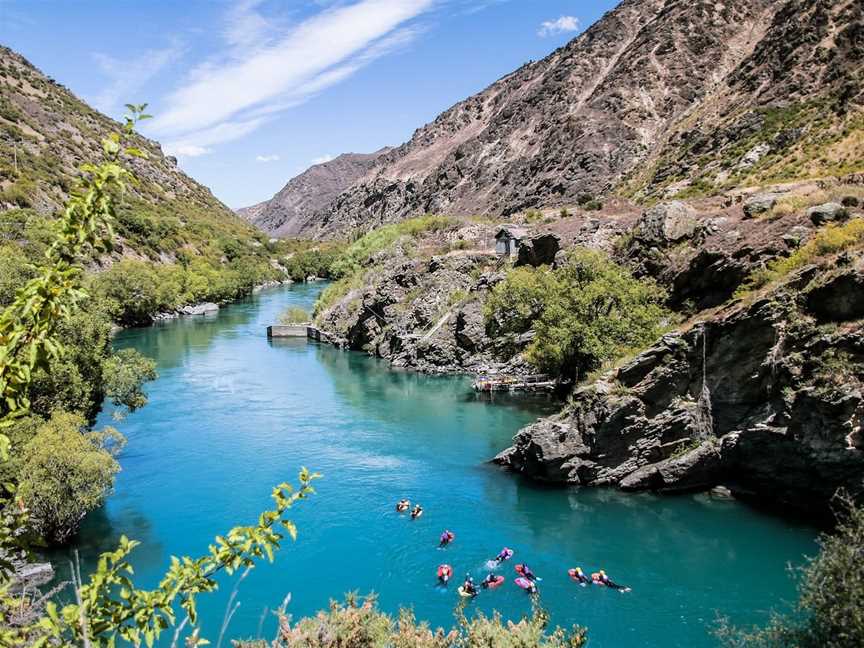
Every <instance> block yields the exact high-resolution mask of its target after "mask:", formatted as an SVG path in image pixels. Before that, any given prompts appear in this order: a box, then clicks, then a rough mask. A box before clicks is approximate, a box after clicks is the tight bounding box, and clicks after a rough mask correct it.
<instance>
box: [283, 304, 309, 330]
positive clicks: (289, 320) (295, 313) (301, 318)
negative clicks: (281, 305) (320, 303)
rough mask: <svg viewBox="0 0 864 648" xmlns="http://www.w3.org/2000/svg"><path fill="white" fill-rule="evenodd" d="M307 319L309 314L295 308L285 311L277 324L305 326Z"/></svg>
mask: <svg viewBox="0 0 864 648" xmlns="http://www.w3.org/2000/svg"><path fill="white" fill-rule="evenodd" d="M309 319H310V318H309V313H307V312H306V311H305V310H303V309H302V308H297V307H296V306H292V307H290V308H288V309H286V310H285V312H284V313H282V314H281V315H280V316H279V322H280V323H282V324H285V325H286V326H291V325H292V324H305V323H306V322H308V321H309Z"/></svg>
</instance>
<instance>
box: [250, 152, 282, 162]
mask: <svg viewBox="0 0 864 648" xmlns="http://www.w3.org/2000/svg"><path fill="white" fill-rule="evenodd" d="M280 159H281V158H280V157H279V155H278V154H276V153H273V154H272V155H256V156H255V161H256V162H278V161H279V160H280Z"/></svg>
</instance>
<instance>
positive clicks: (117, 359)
mask: <svg viewBox="0 0 864 648" xmlns="http://www.w3.org/2000/svg"><path fill="white" fill-rule="evenodd" d="M156 377H157V375H156V363H155V362H154V361H153V360H151V359H150V358H147V357H144V356H143V355H141V354H140V353H139V352H138V351H136V350H135V349H120V350H119V351H117V352H115V353H113V354H112V355H111V356H110V357H109V358H108V359H107V360H106V361H105V362H104V363H103V366H102V379H103V381H104V384H105V395H106V396H107V397H108V398H109V399H111V403H112V404H114V405H115V406H116V407H121V408H125V409H126V410H129V411H130V412H134V411H135V410H136V409H138V408H140V407H144V406H145V405H146V404H147V395H146V394H145V393H144V390H143V389H142V385H143V384H144V383H145V382H147V381H149V380H156ZM120 411H121V412H122V411H123V410H120ZM118 417H119V412H115V418H118Z"/></svg>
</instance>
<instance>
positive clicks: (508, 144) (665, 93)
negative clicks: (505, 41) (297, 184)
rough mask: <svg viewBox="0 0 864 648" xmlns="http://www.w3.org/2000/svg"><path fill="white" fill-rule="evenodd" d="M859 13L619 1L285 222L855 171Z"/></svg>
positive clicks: (838, 1)
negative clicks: (301, 216)
mask: <svg viewBox="0 0 864 648" xmlns="http://www.w3.org/2000/svg"><path fill="white" fill-rule="evenodd" d="M862 12H864V9H862V6H861V3H860V2H857V1H855V0H788V1H786V2H783V1H780V0H746V1H745V0H724V1H723V2H719V3H718V2H708V1H707V0H697V1H695V2H688V3H682V2H678V1H676V0H638V1H637V0H625V1H624V2H622V3H621V4H620V5H619V6H618V7H617V8H616V9H615V10H614V11H611V12H609V13H608V14H607V15H606V16H604V18H603V19H602V20H600V21H598V22H597V23H596V24H595V25H593V26H592V27H591V28H590V29H588V30H587V31H586V32H585V33H584V34H583V35H581V36H579V37H578V38H576V39H575V40H573V41H572V42H570V43H569V44H568V45H566V46H565V47H562V48H561V49H559V50H557V51H555V52H553V53H552V54H550V55H549V56H548V57H547V58H545V59H543V60H541V61H537V62H532V63H529V64H528V65H526V66H524V67H522V68H520V69H519V70H517V71H515V72H513V73H512V74H509V75H507V76H506V77H504V78H502V79H500V80H499V81H497V82H495V83H494V84H492V85H491V86H490V87H489V88H487V89H486V90H484V91H483V92H481V93H479V94H477V95H475V96H473V97H470V98H469V99H466V100H465V101H463V102H461V103H459V104H457V105H455V106H454V107H453V108H451V109H450V110H448V111H446V112H444V113H442V114H441V115H440V116H439V117H438V118H437V119H436V120H435V121H434V122H432V123H430V124H427V125H426V126H423V127H422V128H420V129H418V130H417V131H416V133H415V134H414V136H413V137H412V138H411V140H410V141H408V142H406V143H405V144H403V145H402V146H400V147H398V148H396V149H394V150H392V151H389V152H387V153H386V154H384V155H382V156H380V158H378V159H377V160H376V161H375V164H374V165H373V166H372V168H371V169H370V170H369V171H368V173H366V174H365V175H364V176H363V177H362V178H360V179H358V180H356V181H355V182H352V183H349V184H350V186H348V187H347V188H346V189H345V190H344V191H342V192H340V193H339V194H338V195H336V196H335V197H334V198H333V199H332V200H329V201H328V202H327V204H326V205H321V206H319V207H316V214H315V216H314V218H308V219H306V220H305V222H304V225H303V226H302V228H300V229H298V230H293V231H294V232H296V233H298V234H302V235H304V236H314V237H329V236H337V235H339V234H344V233H345V232H347V231H352V230H355V229H358V228H361V229H371V228H373V227H375V226H377V225H380V224H382V223H389V222H393V221H397V220H400V219H403V218H405V217H408V216H412V215H417V214H422V213H427V212H428V213H448V214H454V213H455V214H459V213H465V214H470V213H491V214H496V215H502V216H508V215H510V214H514V213H516V212H519V211H521V210H525V209H527V208H534V207H552V206H561V205H566V206H572V205H574V204H576V202H577V201H578V200H579V198H580V197H581V196H584V195H586V194H589V195H598V194H608V193H610V192H613V191H614V192H618V193H620V194H623V195H628V196H636V197H639V198H646V197H652V198H653V197H660V198H664V197H665V198H672V197H676V196H679V197H688V196H694V195H709V194H712V193H715V192H722V191H725V190H728V189H729V188H732V187H736V186H742V185H748V184H753V185H757V184H766V183H769V182H777V181H780V180H789V179H796V178H812V177H820V176H824V175H844V174H848V173H850V172H855V171H861V170H864V158H862V156H861V146H862V141H864V113H862V69H864V66H862V58H864V57H862V51H861V41H862V40H864V39H862V38H861V34H862V33H864V15H862Z"/></svg>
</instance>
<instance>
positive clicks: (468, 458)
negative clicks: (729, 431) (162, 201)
mask: <svg viewBox="0 0 864 648" xmlns="http://www.w3.org/2000/svg"><path fill="white" fill-rule="evenodd" d="M319 289H320V287H316V286H314V285H311V286H296V287H292V288H284V289H276V290H271V291H266V292H263V293H261V294H260V295H257V296H255V297H253V298H251V299H249V300H248V301H245V302H243V303H240V304H236V305H233V306H230V307H228V308H225V309H223V310H222V311H221V312H220V313H219V315H218V316H216V317H212V318H207V319H204V318H197V319H192V318H190V319H184V320H180V321H177V322H172V323H168V324H164V325H161V326H156V327H153V328H148V329H138V330H132V331H127V332H125V333H123V334H122V335H121V336H120V337H119V338H118V339H117V345H118V346H131V347H134V348H136V349H138V350H140V351H141V352H143V353H144V354H146V355H149V356H151V357H153V358H155V359H156V360H157V361H158V364H159V373H160V377H159V379H158V380H157V381H156V382H154V383H152V384H151V385H150V387H149V395H150V404H149V405H147V407H145V408H144V409H142V410H141V411H139V412H137V413H135V414H133V415H132V416H129V417H128V418H127V419H126V420H124V421H122V422H120V423H119V424H116V425H117V427H119V429H120V430H121V431H122V432H123V433H125V434H126V435H127V436H128V438H129V444H128V446H127V449H126V450H125V451H124V454H123V456H122V459H121V462H122V465H123V471H122V472H121V473H120V475H118V479H117V488H116V493H115V494H114V495H113V496H112V497H111V498H110V500H109V501H108V503H107V505H106V506H105V508H104V510H102V511H98V512H96V513H94V514H93V515H91V516H90V517H89V518H88V519H87V520H86V522H85V525H84V528H83V530H82V533H81V535H80V537H79V538H78V542H77V547H78V549H79V550H80V552H81V555H82V559H83V560H84V566H85V568H90V567H91V566H92V559H93V558H94V557H95V556H96V555H97V554H98V553H99V552H100V551H104V550H108V549H109V548H112V547H113V545H114V543H115V542H116V540H117V538H118V537H119V535H120V534H126V535H128V536H129V537H132V538H136V539H138V540H141V541H142V543H143V545H142V546H141V547H140V548H139V549H137V550H136V553H135V556H134V557H135V559H134V564H135V567H136V578H137V581H138V583H139V584H140V585H145V586H152V585H154V584H155V583H156V582H157V581H158V579H159V576H160V575H161V574H162V572H163V571H164V569H165V567H166V564H167V562H168V559H169V557H170V556H171V555H180V554H192V555H198V554H201V553H203V552H204V551H205V549H206V546H207V543H208V541H209V539H210V538H212V537H213V535H214V534H216V533H219V532H223V531H225V530H227V529H228V528H229V527H230V526H232V525H234V524H240V523H247V522H248V523H251V522H253V521H254V520H255V519H256V517H257V514H258V513H259V512H260V511H261V510H263V509H264V508H265V507H267V506H268V505H269V504H270V500H269V491H270V488H271V487H272V486H273V485H275V484H276V483H278V482H280V481H284V480H293V479H294V478H295V475H296V472H297V470H298V468H299V467H300V466H303V465H305V466H308V467H309V468H311V469H314V470H317V471H319V472H321V473H323V475H324V479H322V480H321V481H320V482H319V483H318V494H317V495H316V496H314V498H313V499H311V500H309V501H308V502H305V503H303V504H302V505H301V506H300V507H299V508H297V509H296V510H295V515H294V516H293V519H294V520H295V521H296V523H297V525H298V527H299V530H300V535H299V538H298V541H297V542H296V543H295V544H291V543H288V544H286V545H285V547H284V549H283V551H282V552H281V553H280V554H279V556H278V558H277V560H276V562H275V563H274V564H272V565H269V564H268V565H262V566H260V567H259V568H257V569H255V570H253V572H252V573H251V574H250V575H249V576H248V578H246V580H245V581H244V582H243V583H242V584H241V586H240V589H239V600H240V601H241V606H240V608H239V609H238V611H237V613H236V615H235V616H234V618H233V621H232V623H231V626H230V629H229V632H228V635H229V636H232V637H249V636H254V635H256V634H257V632H258V627H259V623H260V622H261V621H260V620H261V618H262V613H263V612H264V610H265V608H266V607H267V606H270V607H271V608H272V607H275V606H278V604H279V603H280V602H281V600H282V599H283V598H284V597H285V595H286V594H287V593H288V592H290V593H291V594H292V602H291V605H290V611H291V613H292V614H294V615H295V617H296V616H301V615H309V614H312V613H314V611H315V610H318V609H319V608H322V607H324V606H326V605H327V603H328V600H329V599H330V598H332V597H337V598H339V597H341V595H342V594H343V593H344V592H347V591H352V590H358V591H360V592H363V593H365V592H370V591H374V592H377V593H378V595H379V601H380V605H381V606H382V607H383V608H384V609H385V610H388V611H391V612H392V611H395V610H397V609H398V607H399V606H411V607H413V608H414V610H415V612H416V613H417V615H418V617H420V618H423V619H428V620H429V621H430V622H431V623H433V624H436V625H443V624H447V625H449V624H450V623H451V622H452V619H453V616H452V614H453V608H454V605H455V603H456V599H457V598H458V597H457V595H456V592H455V587H451V589H450V591H442V590H440V589H438V588H436V586H435V570H436V566H437V565H438V564H439V563H442V562H445V561H446V562H448V563H450V564H452V565H453V566H454V568H455V571H456V576H457V578H459V579H461V578H462V577H463V576H464V574H465V573H466V572H471V573H472V574H473V575H474V577H475V578H477V579H479V578H482V576H483V575H484V574H485V569H484V562H485V561H486V560H487V559H488V558H491V557H493V556H494V555H495V554H496V553H497V552H498V550H499V549H500V548H501V547H502V546H503V545H507V546H510V547H512V548H514V549H515V551H516V557H515V558H516V560H513V561H511V564H510V565H507V566H506V568H502V569H501V570H500V571H502V573H504V574H505V575H506V576H507V577H508V583H507V584H506V586H504V587H501V588H499V589H497V590H494V591H491V592H485V593H482V594H481V595H480V597H478V599H476V601H475V602H473V603H471V604H470V608H477V609H482V610H485V611H491V610H492V609H493V608H496V609H498V610H500V611H501V612H502V613H503V614H504V615H505V616H507V617H511V618H517V617H519V616H520V615H521V614H523V613H525V612H527V611H529V609H530V605H529V600H528V598H527V597H526V596H525V595H524V594H523V592H522V591H521V590H519V589H518V588H516V587H515V586H514V585H513V584H512V578H513V576H514V574H513V573H512V563H516V562H518V561H520V560H524V561H526V562H528V563H529V564H530V565H531V567H532V568H533V569H534V571H535V572H536V573H537V574H538V575H539V576H541V577H542V578H543V581H542V583H541V584H540V586H541V594H542V601H543V603H544V604H545V606H546V607H547V608H548V609H549V610H550V611H551V612H552V615H553V622H554V623H558V624H562V625H565V624H568V625H569V624H573V623H579V624H584V625H587V626H588V627H589V628H590V633H591V634H590V636H591V645H592V646H595V647H598V648H608V647H613V646H614V647H622V646H623V647H628V646H634V647H635V646H639V647H644V646H712V645H714V644H715V642H714V641H713V639H712V638H711V637H710V635H709V634H708V631H707V630H706V626H710V624H712V623H713V621H714V619H715V617H716V615H717V614H718V613H719V614H724V615H729V616H731V617H732V618H733V619H735V620H736V621H737V622H738V623H741V624H749V623H756V622H761V621H764V620H765V619H766V618H767V614H768V611H769V609H770V608H772V607H774V606H778V605H782V601H784V600H785V601H788V600H790V599H792V597H793V596H794V588H793V584H792V582H791V581H790V579H789V577H788V575H787V573H786V565H787V563H789V562H792V563H799V562H800V561H801V557H802V554H805V553H813V551H814V543H813V538H814V536H815V532H814V531H813V530H812V529H810V528H807V527H804V526H799V525H796V524H794V523H791V522H787V521H783V520H781V519H778V518H775V517H770V516H766V515H763V514H759V513H756V512H754V511H752V510H750V509H748V508H746V507H744V506H742V505H739V504H736V503H732V502H718V501H712V500H710V499H709V498H707V497H706V496H702V495H697V496H686V497H675V498H657V497H654V496H651V495H626V496H625V495H622V494H619V493H616V492H613V491H604V490H587V491H577V490H572V489H570V490H563V489H546V488H541V487H538V486H536V485H534V484H531V483H529V482H528V481H526V480H522V479H518V478H515V477H514V476H512V475H508V474H505V473H502V472H501V471H500V470H498V469H497V468H494V467H491V466H488V465H486V464H485V463H484V462H485V460H486V459H488V458H490V457H492V456H493V455H494V454H495V453H496V452H498V451H499V450H501V449H502V448H504V447H506V446H507V445H508V442H509V440H510V438H511V437H512V435H513V434H514V433H515V432H516V431H517V430H518V429H519V428H520V427H521V426H523V425H525V424H526V423H528V422H530V421H531V420H532V419H533V418H535V417H536V416H537V415H538V414H541V413H543V412H544V411H548V409H549V407H550V405H549V404H543V403H537V402H534V403H530V402H525V401H522V402H520V401H513V400H510V401H506V400H505V401H503V402H502V401H498V402H496V403H495V404H490V403H488V402H486V401H484V400H481V399H479V398H477V397H475V396H474V395H473V394H472V393H471V389H470V381H469V380H468V379H465V378H453V377H429V376H423V375H417V374H412V373H405V372H396V371H391V370H389V369H388V367H387V366H386V364H384V363H381V362H378V361H375V360H373V359H370V358H368V357H366V356H364V355H361V354H355V353H344V352H340V351H337V350H335V349H333V348H330V347H327V346H319V345H314V344H307V343H306V342H305V341H284V342H275V341H274V342H272V343H271V342H268V340H267V338H266V336H265V334H264V333H265V331H264V327H265V326H266V324H268V323H272V322H274V321H275V320H276V317H277V315H278V314H279V313H280V312H281V311H282V310H283V309H285V308H286V307H287V306H289V305H296V306H302V307H306V308H309V307H310V306H311V304H312V302H313V301H314V298H315V295H316V293H317V292H318V290H319ZM103 423H106V424H110V423H112V422H111V421H110V419H109V418H108V417H107V416H106V417H105V420H104V421H103ZM401 497H409V498H410V499H411V500H412V501H419V502H421V503H422V504H423V506H424V508H425V514H424V515H423V517H422V518H420V519H419V520H417V521H414V522H412V521H410V520H409V519H408V518H406V517H401V516H398V515H396V514H395V513H394V511H393V507H394V503H395V502H396V500H397V499H399V498H401ZM444 528H449V529H452V530H453V531H454V532H455V533H456V541H455V542H454V543H453V544H452V545H451V546H450V547H449V548H447V549H446V550H439V549H437V539H438V535H439V534H440V532H441V531H442V530H443V529H444ZM576 565H579V566H582V567H583V568H584V569H585V570H586V571H589V572H590V571H592V570H595V569H599V568H601V567H603V568H605V569H606V571H607V572H608V573H609V574H610V575H611V576H612V578H613V579H616V580H618V581H620V582H623V583H626V584H628V585H630V586H631V587H632V588H633V591H632V592H631V593H629V594H619V593H616V592H612V591H606V590H604V589H601V588H597V587H591V588H584V589H583V588H579V587H575V586H574V584H573V583H572V582H571V581H570V580H569V579H568V577H567V574H566V570H567V568H568V567H573V566H576ZM231 588H232V585H231V580H230V579H229V580H227V581H226V583H225V584H224V585H223V587H222V591H221V592H220V593H219V594H217V595H215V596H209V597H202V599H201V605H202V631H203V632H204V634H205V636H208V637H210V638H211V639H214V640H215V638H216V636H217V635H218V633H219V627H220V625H221V623H222V616H223V614H224V610H225V603H226V600H227V596H228V592H229V591H230V590H231ZM274 627H275V622H274V620H273V617H272V615H269V614H267V615H265V616H264V622H263V628H264V631H265V633H266V634H267V636H270V633H272V631H273V628H274ZM168 639H169V641H170V637H168ZM166 643H167V642H166ZM226 643H227V642H226Z"/></svg>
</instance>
